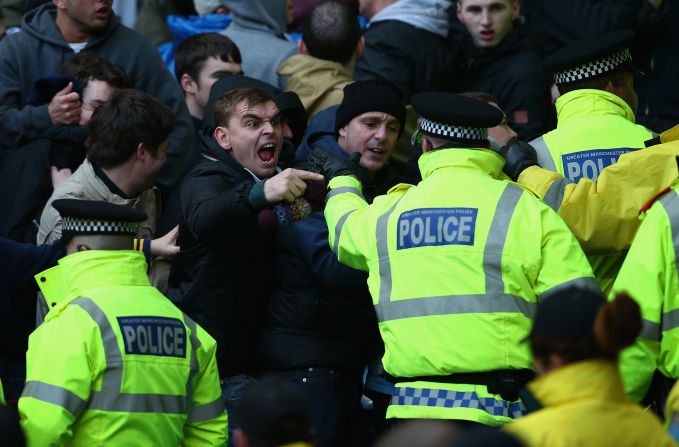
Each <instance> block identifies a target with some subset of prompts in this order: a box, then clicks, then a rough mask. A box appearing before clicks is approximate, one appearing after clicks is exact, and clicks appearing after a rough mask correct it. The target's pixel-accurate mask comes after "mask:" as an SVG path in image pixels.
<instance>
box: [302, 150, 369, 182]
mask: <svg viewBox="0 0 679 447" xmlns="http://www.w3.org/2000/svg"><path fill="white" fill-rule="evenodd" d="M307 162H308V163H309V164H310V165H311V167H312V169H314V170H318V171H319V172H320V173H321V174H323V177H325V178H326V180H327V181H330V180H332V179H333V178H334V177H337V176H340V175H353V176H354V177H356V178H358V179H359V180H361V181H363V178H364V177H365V169H363V168H362V167H361V164H360V163H361V153H360V152H354V153H353V154H351V155H350V156H349V158H346V159H345V158H339V157H337V156H335V155H332V154H331V153H328V152H326V151H323V150H320V149H316V150H314V151H313V152H312V153H311V154H309V157H307Z"/></svg>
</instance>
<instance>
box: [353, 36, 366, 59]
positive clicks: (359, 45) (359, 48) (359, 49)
mask: <svg viewBox="0 0 679 447" xmlns="http://www.w3.org/2000/svg"><path fill="white" fill-rule="evenodd" d="M364 50H365V37H363V36H361V38H360V39H358V42H356V51H354V56H356V59H358V58H359V57H361V56H363V51H364Z"/></svg>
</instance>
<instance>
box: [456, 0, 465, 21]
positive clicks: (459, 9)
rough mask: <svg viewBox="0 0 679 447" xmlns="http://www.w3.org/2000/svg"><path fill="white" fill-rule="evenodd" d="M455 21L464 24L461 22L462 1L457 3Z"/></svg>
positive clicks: (459, 0)
mask: <svg viewBox="0 0 679 447" xmlns="http://www.w3.org/2000/svg"><path fill="white" fill-rule="evenodd" d="M457 19H458V20H459V21H460V22H462V23H464V20H462V0H458V1H457Z"/></svg>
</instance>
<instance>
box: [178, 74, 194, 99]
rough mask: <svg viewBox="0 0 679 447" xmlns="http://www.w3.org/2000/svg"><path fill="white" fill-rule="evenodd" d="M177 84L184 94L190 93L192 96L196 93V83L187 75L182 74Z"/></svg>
mask: <svg viewBox="0 0 679 447" xmlns="http://www.w3.org/2000/svg"><path fill="white" fill-rule="evenodd" d="M179 84H180V85H181V86H182V90H184V93H191V94H192V95H194V94H195V93H196V87H197V85H196V81H194V80H193V78H192V77H191V76H189V75H188V74H186V73H184V74H183V75H182V77H181V79H180V80H179Z"/></svg>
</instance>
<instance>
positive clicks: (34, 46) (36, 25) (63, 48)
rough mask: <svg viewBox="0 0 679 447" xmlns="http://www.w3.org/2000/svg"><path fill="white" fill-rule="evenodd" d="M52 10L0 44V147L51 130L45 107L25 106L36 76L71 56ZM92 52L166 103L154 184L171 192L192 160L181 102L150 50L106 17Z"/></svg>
mask: <svg viewBox="0 0 679 447" xmlns="http://www.w3.org/2000/svg"><path fill="white" fill-rule="evenodd" d="M55 19H56V7H55V6H54V5H53V4H51V3H50V4H46V5H43V6H41V7H39V8H36V9H33V10H31V11H29V12H28V13H26V15H25V16H24V19H23V23H22V32H19V33H15V34H12V35H10V36H7V37H6V38H4V39H2V41H0V145H2V147H4V148H16V147H18V146H20V145H21V144H25V143H26V142H27V141H31V140H34V139H36V138H39V137H40V136H42V135H43V134H44V132H45V131H46V130H47V129H49V128H50V127H51V126H52V120H51V118H50V116H49V113H48V111H47V106H48V105H47V104H44V105H40V106H32V105H28V104H27V99H28V94H29V92H30V91H31V89H32V88H33V85H34V83H35V81H36V79H38V78H39V77H41V76H44V75H46V74H48V73H51V72H57V71H58V69H59V67H60V65H61V64H62V62H64V61H66V60H68V59H71V58H72V57H73V56H74V54H75V53H74V52H73V50H72V49H71V48H70V47H69V46H68V43H66V41H65V40H64V38H63V37H62V36H61V33H60V32H59V30H58V29H57V26H56V24H55ZM84 51H92V52H94V53H95V54H97V55H98V56H99V57H101V58H104V59H106V60H108V61H109V62H112V63H115V64H118V65H120V66H121V67H122V68H123V70H124V71H125V73H127V75H128V76H129V77H130V79H131V80H132V84H133V86H134V88H136V89H139V90H142V91H145V92H146V93H148V94H149V95H151V96H153V97H155V98H156V99H158V100H159V101H160V102H162V103H164V104H166V105H167V106H168V107H170V109H171V110H172V111H173V112H174V115H175V117H176V124H175V129H174V131H173V132H172V134H171V135H170V146H169V148H168V151H167V161H166V162H165V165H164V166H163V169H162V170H161V172H160V174H159V175H158V177H157V179H156V180H157V183H158V184H160V185H162V186H165V187H170V186H172V185H173V184H174V183H175V182H177V181H178V180H179V178H180V177H181V175H182V173H183V171H184V166H185V164H186V163H187V162H188V160H189V158H190V157H191V148H192V146H193V143H192V141H193V129H192V127H193V126H192V124H191V116H190V115H189V112H188V109H187V108H186V103H185V102H184V97H183V95H182V92H181V91H180V89H179V86H178V84H177V82H176V81H175V79H174V78H173V76H172V75H171V74H170V72H169V71H168V70H167V68H166V67H165V65H164V64H163V62H162V60H161V59H160V55H159V54H158V51H157V50H156V48H155V46H154V45H153V44H152V43H151V42H150V41H149V40H148V39H147V38H146V37H144V36H142V35H141V34H139V33H137V32H135V31H133V30H131V29H129V28H127V27H125V26H123V25H121V24H120V20H119V19H118V18H117V17H116V16H115V15H113V13H111V18H110V19H109V23H108V25H107V26H106V28H105V29H104V30H103V31H102V33H101V34H99V35H98V36H95V37H93V38H92V39H90V41H89V42H88V43H87V46H86V47H85V49H84Z"/></svg>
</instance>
